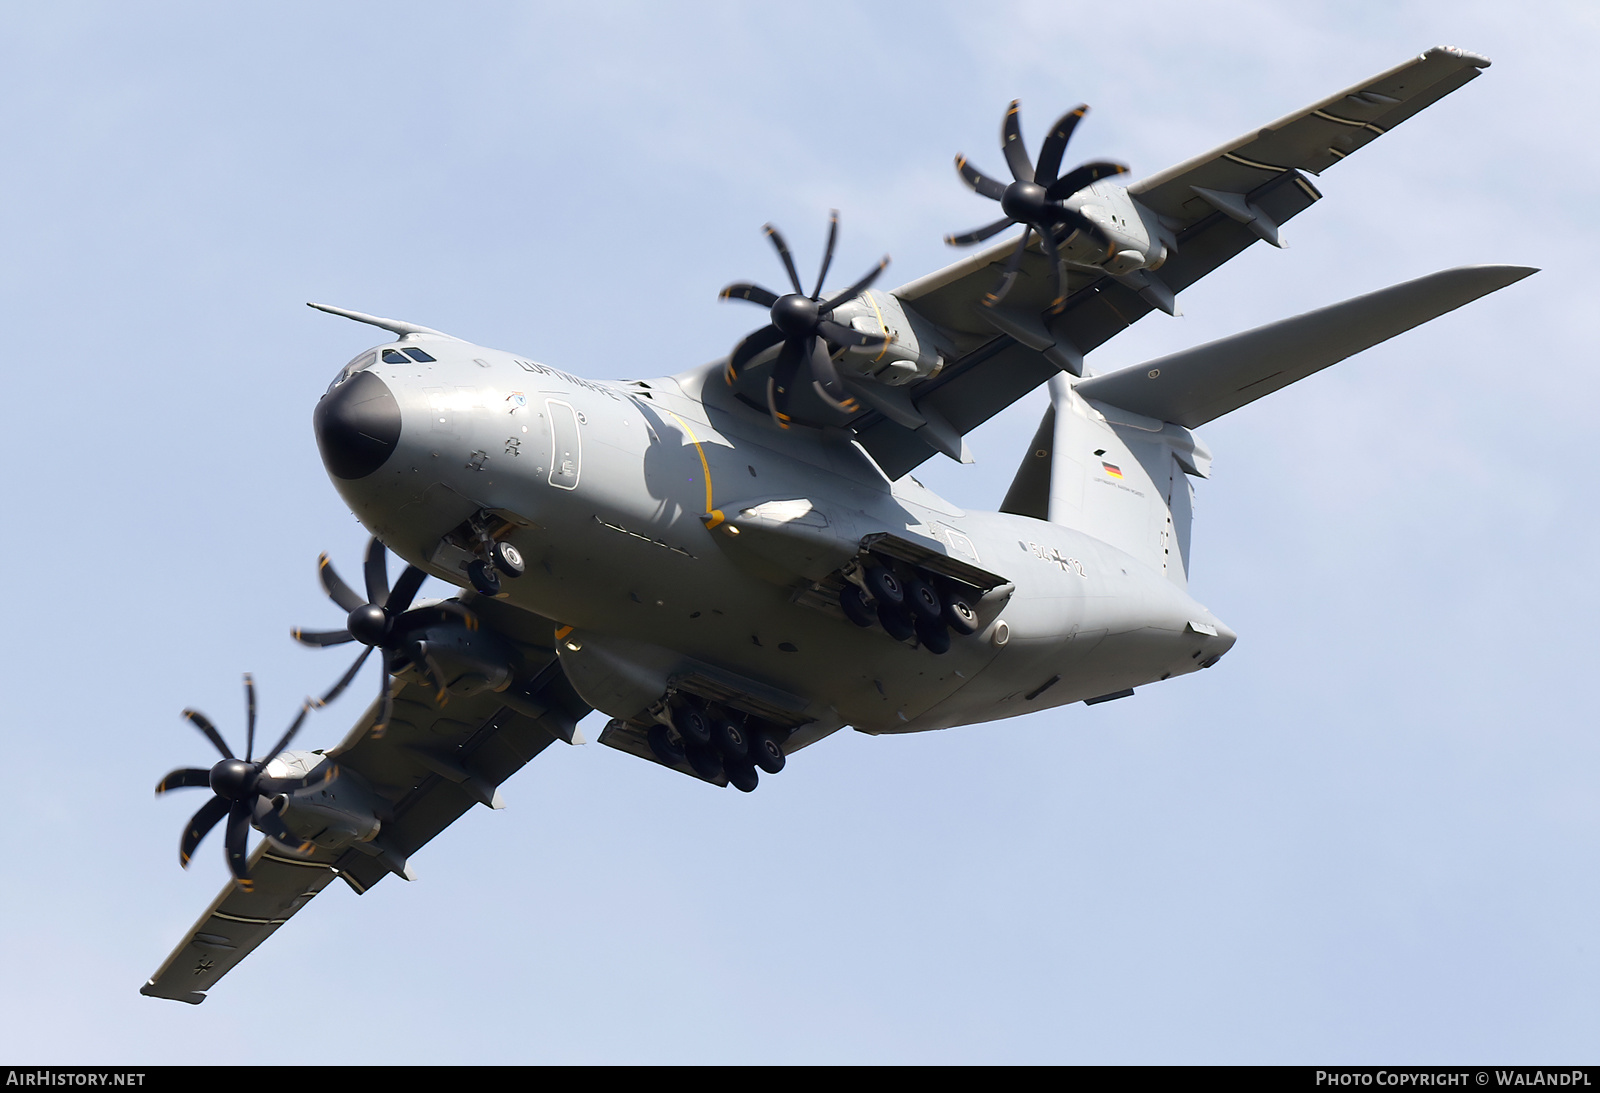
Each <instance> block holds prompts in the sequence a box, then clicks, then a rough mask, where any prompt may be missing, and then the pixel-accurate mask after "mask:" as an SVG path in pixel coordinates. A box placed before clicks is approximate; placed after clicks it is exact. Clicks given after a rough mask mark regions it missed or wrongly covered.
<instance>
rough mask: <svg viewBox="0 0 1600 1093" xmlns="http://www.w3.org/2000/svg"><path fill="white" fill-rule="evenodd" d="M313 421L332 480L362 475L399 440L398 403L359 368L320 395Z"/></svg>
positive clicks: (380, 463)
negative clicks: (333, 478) (320, 399)
mask: <svg viewBox="0 0 1600 1093" xmlns="http://www.w3.org/2000/svg"><path fill="white" fill-rule="evenodd" d="M311 423H312V425H314V426H315V427H316V430H317V448H318V449H319V450H320V451H321V452H322V465H323V466H325V467H327V468H328V473H329V474H331V475H333V476H334V477H335V478H343V479H345V480H347V481H352V480H354V479H357V478H365V477H366V476H367V475H369V474H371V473H372V472H373V471H375V470H377V469H378V468H379V467H381V466H383V463H384V460H386V459H388V458H389V453H390V452H392V451H394V446H395V444H396V443H398V442H399V440H400V406H399V404H398V403H396V402H395V400H394V395H393V393H391V392H390V390H389V387H388V385H387V384H385V383H384V382H383V381H382V380H381V379H379V378H378V377H377V376H374V375H373V374H372V373H371V372H357V373H356V374H355V375H353V376H351V377H350V378H349V379H347V380H345V381H344V382H343V383H341V384H340V385H339V386H337V387H335V388H334V389H333V390H332V391H329V392H328V393H327V394H326V395H324V396H322V401H321V402H319V403H317V409H316V412H315V413H313V414H312V415H311Z"/></svg>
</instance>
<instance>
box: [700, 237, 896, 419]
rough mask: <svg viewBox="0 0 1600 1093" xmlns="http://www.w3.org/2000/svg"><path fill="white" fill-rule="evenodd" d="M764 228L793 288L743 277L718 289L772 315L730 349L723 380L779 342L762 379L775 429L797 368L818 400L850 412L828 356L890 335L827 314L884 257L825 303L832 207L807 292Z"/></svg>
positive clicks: (851, 404)
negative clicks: (774, 288)
mask: <svg viewBox="0 0 1600 1093" xmlns="http://www.w3.org/2000/svg"><path fill="white" fill-rule="evenodd" d="M765 231H766V233H767V238H768V239H770V240H772V245H773V246H774V247H776V248H777V250H778V257H779V258H781V259H783V268H784V270H785V271H787V273H788V274H789V283H790V284H791V285H793V286H794V291H793V292H790V293H785V294H784V295H782V296H779V295H778V294H777V293H775V292H772V291H771V290H769V289H765V288H762V287H761V286H760V285H754V284H748V283H745V282H742V281H741V282H738V283H735V284H731V285H729V286H728V287H727V288H725V289H723V290H722V299H724V300H749V301H750V302H751V303H753V304H760V305H761V306H762V307H765V308H768V309H770V313H771V317H772V321H771V322H770V323H769V324H768V325H766V326H764V327H762V328H761V329H760V330H757V331H756V332H755V333H753V334H751V335H749V336H748V337H746V338H745V339H744V340H743V341H741V342H740V343H739V344H738V345H737V346H736V347H734V350H733V353H732V355H731V356H729V357H728V370H727V380H728V383H729V384H730V385H731V384H732V383H733V382H734V381H735V380H737V379H738V378H739V372H740V370H741V369H743V368H744V366H745V365H747V364H749V363H750V361H751V360H753V359H754V358H755V357H756V356H757V355H759V354H761V353H764V352H766V351H767V350H768V349H771V348H772V347H773V346H775V345H777V344H778V343H779V342H782V343H783V348H782V349H781V350H779V351H778V359H777V361H776V362H774V364H773V366H772V371H771V373H770V374H769V375H768V377H767V410H768V412H769V413H771V414H772V420H773V421H775V422H777V424H778V426H779V427H780V428H783V429H787V428H788V427H789V422H790V421H791V420H792V419H791V418H790V416H789V415H788V414H787V413H785V412H784V410H785V408H786V407H787V406H788V404H789V395H790V393H791V388H792V387H793V385H794V381H795V374H796V373H797V372H799V371H800V369H801V368H802V367H803V368H805V369H806V370H807V372H808V374H809V376H810V378H811V386H812V389H813V390H815V391H816V393H817V396H818V397H819V398H821V399H822V401H823V402H825V403H827V404H828V405H829V406H831V407H833V408H834V409H835V410H839V411H841V412H842V413H846V414H851V413H854V412H855V411H856V409H857V407H858V405H859V404H858V403H857V402H856V400H855V399H854V398H853V397H852V396H851V395H850V392H849V391H847V390H846V389H845V386H844V383H843V382H842V381H841V380H840V379H839V372H838V370H837V369H835V368H834V366H833V354H834V353H835V352H837V351H838V349H840V348H844V347H847V346H871V347H877V346H881V345H885V344H887V342H888V340H889V339H888V338H887V337H885V336H884V335H882V334H863V333H862V332H861V331H859V330H854V329H852V328H850V327H848V326H845V325H843V324H842V323H836V322H834V321H833V320H832V319H830V318H829V317H828V316H829V315H831V314H832V313H833V309H834V308H835V307H837V306H838V305H840V304H842V303H844V302H845V301H846V300H849V299H852V298H853V297H855V296H857V295H859V294H860V293H862V292H865V291H866V290H867V288H868V287H869V286H870V285H871V284H872V282H874V281H876V280H877V279H878V275H879V274H880V273H882V272H883V271H884V268H885V267H886V266H888V264H889V256H888V255H887V254H886V255H884V256H883V261H881V262H879V263H878V264H877V266H875V267H874V268H873V269H872V271H871V272H870V273H868V274H867V275H866V276H865V277H863V278H861V279H860V280H859V281H857V282H856V283H855V284H853V285H851V286H850V287H849V288H847V289H845V290H844V291H843V292H841V293H839V294H838V295H837V296H834V297H833V298H832V299H830V300H827V301H825V302H824V301H823V300H822V281H823V278H825V277H826V276H827V275H828V267H829V266H830V265H832V264H833V246H834V243H835V242H837V241H838V238H839V213H838V212H837V210H836V211H834V212H833V213H832V214H831V216H830V218H829V221H828V246H827V249H826V250H824V251H823V254H822V270H821V272H819V273H818V274H817V285H816V287H815V288H814V289H812V290H811V295H809V296H807V295H806V294H805V289H803V288H801V287H800V274H799V273H798V272H796V271H795V268H794V259H793V258H792V257H790V255H789V247H788V245H787V244H786V243H785V242H784V241H783V236H781V235H779V234H778V229H777V228H774V227H773V226H772V225H771V224H768V225H766V227H765Z"/></svg>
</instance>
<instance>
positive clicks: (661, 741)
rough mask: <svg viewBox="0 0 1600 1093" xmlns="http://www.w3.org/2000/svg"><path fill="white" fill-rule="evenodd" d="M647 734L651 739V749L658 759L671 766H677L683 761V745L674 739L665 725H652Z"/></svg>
mask: <svg viewBox="0 0 1600 1093" xmlns="http://www.w3.org/2000/svg"><path fill="white" fill-rule="evenodd" d="M647 735H648V737H649V740H650V750H651V751H652V752H654V753H655V757H656V758H657V759H659V760H661V761H662V762H663V763H665V764H667V766H669V767H675V766H677V765H678V764H679V763H681V762H683V759H684V752H683V745H682V744H679V743H676V742H675V741H674V740H673V739H672V737H671V735H670V734H668V732H667V727H666V726H665V725H651V726H650V732H649V733H648V734H647Z"/></svg>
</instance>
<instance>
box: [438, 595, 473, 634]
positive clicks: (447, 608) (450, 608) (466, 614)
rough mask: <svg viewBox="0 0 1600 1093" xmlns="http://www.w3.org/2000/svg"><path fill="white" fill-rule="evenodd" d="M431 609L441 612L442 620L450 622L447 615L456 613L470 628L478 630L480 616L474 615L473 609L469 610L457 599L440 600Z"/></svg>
mask: <svg viewBox="0 0 1600 1093" xmlns="http://www.w3.org/2000/svg"><path fill="white" fill-rule="evenodd" d="M429 610H430V611H437V612H439V614H440V616H442V617H441V619H440V621H441V622H449V621H450V620H449V618H448V617H447V616H450V615H454V616H455V617H456V618H458V619H460V620H461V621H462V622H464V623H466V624H467V629H468V630H476V629H477V628H478V616H476V615H474V614H473V613H472V612H471V611H469V610H467V609H466V608H465V607H463V606H462V605H461V604H459V603H457V602H456V601H455V600H440V601H439V602H438V603H436V604H434V605H433V606H432V607H430V608H429Z"/></svg>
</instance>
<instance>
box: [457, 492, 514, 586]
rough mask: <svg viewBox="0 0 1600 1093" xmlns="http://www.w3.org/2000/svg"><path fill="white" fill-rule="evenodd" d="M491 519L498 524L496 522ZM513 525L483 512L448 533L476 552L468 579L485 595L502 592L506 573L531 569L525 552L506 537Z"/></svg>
mask: <svg viewBox="0 0 1600 1093" xmlns="http://www.w3.org/2000/svg"><path fill="white" fill-rule="evenodd" d="M491 520H493V521H494V524H495V525H498V526H492V525H491ZM512 526H513V525H511V524H509V523H506V522H505V521H503V520H498V519H495V518H494V517H492V516H490V515H486V514H484V513H481V512H480V513H477V514H475V515H474V516H472V517H471V518H470V519H468V520H467V522H466V523H465V524H463V525H461V526H460V527H459V528H457V529H456V531H455V532H454V533H453V534H452V535H451V536H447V539H449V540H451V541H453V542H455V543H456V544H457V545H459V546H460V547H461V548H462V549H463V550H465V551H466V552H467V553H468V554H471V555H473V558H472V560H471V561H469V562H468V563H467V567H466V568H467V580H468V581H469V582H471V584H472V587H473V589H474V591H476V592H477V593H478V594H479V595H481V596H499V595H500V579H501V578H502V577H510V578H513V579H515V578H517V577H520V576H522V575H523V573H525V572H527V568H528V566H527V563H526V562H524V561H523V559H522V552H521V551H520V550H518V549H517V548H516V547H515V546H514V545H513V544H511V543H509V542H507V541H506V540H505V539H504V538H503V536H505V535H506V534H508V533H509V532H510V531H511V530H512Z"/></svg>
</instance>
